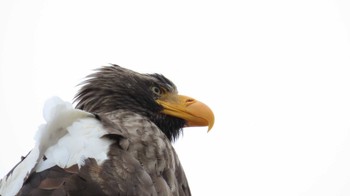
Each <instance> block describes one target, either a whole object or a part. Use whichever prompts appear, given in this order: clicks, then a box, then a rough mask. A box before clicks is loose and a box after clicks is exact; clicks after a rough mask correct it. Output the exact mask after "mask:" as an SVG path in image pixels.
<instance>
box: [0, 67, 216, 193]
mask: <svg viewBox="0 0 350 196" xmlns="http://www.w3.org/2000/svg"><path fill="white" fill-rule="evenodd" d="M74 101H75V102H76V107H75V108H73V106H72V104H70V103H68V102H64V101H62V100H61V99H60V98H58V97H54V98H52V99H49V100H48V101H47V102H46V103H45V106H44V119H45V121H46V122H45V123H44V124H42V125H41V126H40V127H39V129H38V132H37V134H36V137H35V140H36V144H35V146H34V148H33V149H32V150H31V151H30V152H29V153H28V155H27V156H25V157H22V160H21V161H20V162H19V163H18V164H17V165H16V166H15V167H14V168H13V169H12V170H11V171H10V172H9V173H8V174H7V175H6V176H5V177H4V178H3V179H2V180H1V181H0V195H2V196H8V195H130V196H132V195H137V196H139V195H140V196H143V195H150V196H151V195H152V196H156V195H165V196H168V195H174V196H175V195H179V196H181V195H191V192H190V188H189V185H188V182H187V180H186V176H185V173H184V170H183V168H182V166H181V164H180V161H179V158H178V156H177V154H176V152H175V150H174V148H173V147H172V142H173V141H175V140H176V139H177V138H178V136H179V135H180V134H181V132H182V129H183V128H184V127H191V126H208V129H209V130H210V129H211V128H212V126H213V124H214V114H213V112H212V111H211V109H210V108H209V107H208V106H206V105H205V104H204V103H201V102H199V101H197V100H196V99H194V98H191V97H187V96H183V95H179V94H178V92H177V88H176V86H175V85H174V84H173V83H172V82H171V81H170V80H169V79H167V78H166V77H164V76H163V75H160V74H140V73H137V72H134V71H131V70H128V69H126V68H123V67H120V66H118V65H108V66H104V67H102V68H99V69H97V70H96V71H95V72H94V73H93V74H91V75H89V76H87V78H86V80H85V81H84V82H83V83H82V84H81V89H80V90H79V92H78V93H77V95H76V97H75V100H74Z"/></svg>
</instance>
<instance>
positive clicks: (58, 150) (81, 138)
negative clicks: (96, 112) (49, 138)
mask: <svg viewBox="0 0 350 196" xmlns="http://www.w3.org/2000/svg"><path fill="white" fill-rule="evenodd" d="M67 130H68V133H67V134H66V135H65V136H63V137H62V138H61V139H60V140H59V141H58V143H57V144H55V145H53V146H51V147H50V148H48V149H47V151H46V153H45V156H46V158H47V159H46V160H45V161H44V160H41V161H40V162H39V164H38V166H37V167H36V171H37V172H40V171H43V170H45V169H48V168H50V167H52V166H54V165H58V166H59V167H61V168H67V167H71V166H72V165H75V164H78V166H79V167H80V166H82V165H84V160H85V159H87V158H94V159H96V161H97V163H98V164H101V163H102V162H103V161H104V160H106V159H107V153H108V149H109V146H110V145H111V143H112V142H111V141H110V140H108V139H104V138H101V137H102V136H103V135H105V134H106V133H107V132H106V130H105V129H104V128H103V127H102V125H101V123H100V122H99V121H98V120H96V119H93V118H87V119H80V120H78V121H76V122H74V123H73V125H72V126H70V127H68V128H67Z"/></svg>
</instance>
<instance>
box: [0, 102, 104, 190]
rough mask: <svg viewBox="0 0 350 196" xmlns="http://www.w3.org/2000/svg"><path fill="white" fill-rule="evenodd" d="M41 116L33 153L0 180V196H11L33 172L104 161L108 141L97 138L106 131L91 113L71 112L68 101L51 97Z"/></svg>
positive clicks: (72, 109) (71, 108)
mask: <svg viewBox="0 0 350 196" xmlns="http://www.w3.org/2000/svg"><path fill="white" fill-rule="evenodd" d="M43 115H44V119H45V121H46V123H45V124H42V125H41V126H40V127H39V129H38V131H37V133H36V135H35V141H36V144H35V146H34V148H33V150H32V151H31V152H30V153H29V154H28V156H27V157H26V158H25V159H24V160H23V161H22V162H21V163H20V164H18V165H17V167H16V168H14V170H13V171H12V173H11V174H10V175H9V176H5V177H4V178H3V179H2V180H1V181H0V195H2V196H6V195H15V194H16V193H17V192H18V191H19V190H20V188H21V187H22V185H23V182H24V180H25V179H26V178H27V177H28V175H29V174H30V173H31V172H33V171H36V172H40V171H43V170H45V169H48V168H50V167H52V166H55V165H58V166H60V167H62V168H66V167H70V166H72V165H74V164H78V166H79V167H80V166H82V165H83V164H84V160H85V159H86V158H95V159H96V161H97V162H98V163H99V164H101V163H102V162H103V161H104V160H106V159H107V153H108V149H109V146H110V144H111V141H110V140H108V139H104V138H101V137H102V136H103V135H104V134H106V133H107V131H106V130H104V128H103V126H102V124H101V123H100V122H99V121H98V120H97V119H95V118H94V115H93V114H91V113H88V112H84V111H82V110H78V109H74V108H73V107H72V105H71V104H70V103H69V102H64V101H62V100H61V99H60V98H58V97H53V98H51V99H49V100H48V101H46V103H45V106H44V110H43ZM44 156H45V157H46V159H45V161H44V160H43V158H44Z"/></svg>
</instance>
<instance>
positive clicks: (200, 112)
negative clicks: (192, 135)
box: [156, 94, 214, 132]
mask: <svg viewBox="0 0 350 196" xmlns="http://www.w3.org/2000/svg"><path fill="white" fill-rule="evenodd" d="M156 101H157V103H159V104H160V105H161V106H163V108H164V109H163V111H162V113H164V114H167V115H170V116H175V117H178V118H181V119H184V120H185V121H186V126H189V127H195V126H208V132H209V131H210V129H211V128H212V127H213V125H214V113H213V112H212V111H211V109H210V108H209V107H208V106H207V105H205V104H204V103H202V102H200V101H197V100H195V99H193V98H191V97H187V96H184V95H177V94H165V95H164V96H162V97H160V98H159V99H158V100H156Z"/></svg>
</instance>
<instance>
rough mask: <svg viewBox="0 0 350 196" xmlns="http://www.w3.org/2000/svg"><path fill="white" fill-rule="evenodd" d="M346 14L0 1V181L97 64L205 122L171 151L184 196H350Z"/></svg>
mask: <svg viewBox="0 0 350 196" xmlns="http://www.w3.org/2000/svg"><path fill="white" fill-rule="evenodd" d="M349 10H350V2H349V1H346V0H339V1H335V0H333V1H332V0H328V1H325V0H315V1H312V0H293V1H278V0H275V1H272V0H266V1H260V0H255V1H254V0H245V1H217V0H216V1H172V2H169V1H139V2H137V1H123V2H120V1H104V0H102V1H95V2H90V1H64V0H60V1H44V0H41V1H40V0H32V1H25V0H22V1H21V0H16V1H12V0H2V1H0V123H1V127H2V128H1V132H0V133H1V136H0V156H1V159H0V175H1V176H3V175H5V174H6V173H7V172H8V171H9V170H10V169H11V168H12V167H13V166H14V165H15V164H16V163H17V162H18V161H19V160H20V156H21V155H25V154H26V153H27V152H28V151H29V150H30V149H31V148H32V146H33V139H32V138H33V136H34V134H35V132H36V130H37V127H38V126H39V125H40V124H41V123H43V118H42V107H43V104H44V102H45V100H46V99H47V98H49V97H51V96H54V95H57V96H60V97H61V98H63V99H64V100H68V101H69V100H72V98H73V96H74V94H75V92H76V90H77V88H76V87H75V86H76V85H77V84H78V83H79V82H81V81H82V79H83V77H84V76H86V75H87V74H89V73H91V70H92V69H94V68H97V67H99V66H100V65H104V64H106V63H116V64H119V65H122V66H124V67H127V68H130V69H132V70H135V71H138V72H143V73H154V72H157V73H162V74H164V75H165V76H167V77H168V78H169V79H171V80H172V81H173V82H174V83H175V84H176V85H177V86H178V89H179V91H180V93H181V94H185V95H189V96H192V97H194V98H197V99H199V100H201V101H203V102H205V103H206V104H207V105H209V106H210V107H211V108H212V109H213V111H214V113H215V114H216V124H215V125H214V128H213V129H212V131H211V132H210V133H208V134H207V133H206V128H187V129H185V133H184V136H183V137H181V138H180V139H179V140H178V141H177V143H176V144H175V147H176V149H177V152H178V154H179V157H180V159H181V161H182V164H183V166H184V169H185V171H186V174H187V177H188V180H189V183H190V186H191V190H192V193H193V195H239V196H246V195H250V196H253V195H254V196H255V195H268V196H280V195H283V196H289V195H290V196H295V195H300V196H310V195H315V196H316V195H317V196H321V195H325V196H326V195H327V196H329V195H332V196H334V195H337V196H340V195H350V39H349V38H350V12H349Z"/></svg>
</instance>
